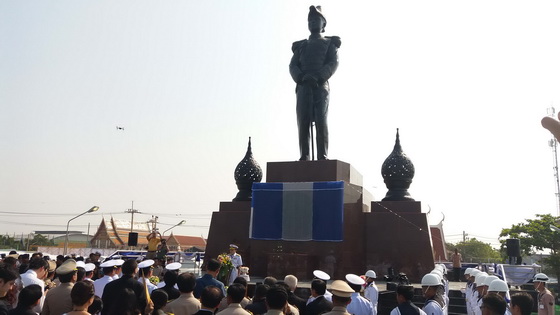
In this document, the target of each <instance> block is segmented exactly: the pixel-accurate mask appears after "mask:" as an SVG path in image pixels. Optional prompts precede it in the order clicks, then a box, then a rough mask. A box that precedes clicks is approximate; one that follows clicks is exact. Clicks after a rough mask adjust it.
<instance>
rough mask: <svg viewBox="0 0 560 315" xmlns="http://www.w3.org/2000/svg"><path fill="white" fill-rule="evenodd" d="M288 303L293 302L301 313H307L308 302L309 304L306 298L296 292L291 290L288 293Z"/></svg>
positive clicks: (301, 314) (302, 314) (300, 314)
mask: <svg viewBox="0 0 560 315" xmlns="http://www.w3.org/2000/svg"><path fill="white" fill-rule="evenodd" d="M288 303H290V304H292V305H294V306H295V307H297V308H298V310H299V315H306V314H305V308H306V304H307V300H306V299H304V298H300V297H299V296H297V295H296V294H295V293H294V292H291V291H290V292H289V293H288Z"/></svg>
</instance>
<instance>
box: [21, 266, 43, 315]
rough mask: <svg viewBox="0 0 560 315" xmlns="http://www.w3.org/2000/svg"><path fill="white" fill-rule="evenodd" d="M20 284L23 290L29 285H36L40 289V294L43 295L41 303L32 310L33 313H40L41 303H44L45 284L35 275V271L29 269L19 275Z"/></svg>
mask: <svg viewBox="0 0 560 315" xmlns="http://www.w3.org/2000/svg"><path fill="white" fill-rule="evenodd" d="M21 283H22V284H23V287H24V288H25V287H26V286H28V285H31V284H37V285H39V286H40V287H41V292H42V293H43V296H41V302H39V305H37V306H35V307H34V308H33V310H34V311H35V312H37V313H41V310H42V309H43V303H45V295H46V294H45V282H44V281H43V280H41V279H39V278H38V277H37V273H36V272H35V271H33V270H31V269H29V270H27V271H26V272H25V273H24V274H22V275H21Z"/></svg>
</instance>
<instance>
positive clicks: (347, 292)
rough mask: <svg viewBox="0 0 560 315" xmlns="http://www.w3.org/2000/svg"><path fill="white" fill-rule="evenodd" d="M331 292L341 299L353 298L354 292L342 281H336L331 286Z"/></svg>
mask: <svg viewBox="0 0 560 315" xmlns="http://www.w3.org/2000/svg"><path fill="white" fill-rule="evenodd" d="M331 292H332V294H333V295H336V296H339V297H351V296H352V293H354V290H353V289H352V288H351V287H350V286H349V285H348V283H346V282H345V281H342V280H334V281H333V283H332V284H331Z"/></svg>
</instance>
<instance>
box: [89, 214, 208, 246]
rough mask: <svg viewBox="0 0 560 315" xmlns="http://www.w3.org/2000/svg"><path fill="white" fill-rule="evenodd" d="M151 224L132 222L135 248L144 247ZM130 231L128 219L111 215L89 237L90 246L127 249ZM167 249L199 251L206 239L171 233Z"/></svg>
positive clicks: (146, 243)
mask: <svg viewBox="0 0 560 315" xmlns="http://www.w3.org/2000/svg"><path fill="white" fill-rule="evenodd" d="M150 230H151V224H150V223H147V222H134V226H133V228H132V231H133V232H135V233H138V245H137V246H135V247H134V248H135V249H146V247H147V246H148V239H147V238H146V237H147V236H148V235H149V234H150ZM129 233H130V221H127V220H117V219H114V218H113V217H111V220H110V221H105V219H102V220H101V224H99V228H98V229H97V232H96V233H95V235H93V237H92V238H91V242H90V243H91V247H94V248H100V249H103V248H114V249H123V248H124V249H128V248H130V246H128V235H129ZM167 244H168V247H169V250H172V251H173V250H177V249H178V248H180V249H181V250H183V251H184V250H189V249H191V248H193V247H195V248H197V249H200V250H201V251H203V250H205V249H206V240H205V239H204V238H202V237H198V236H182V235H174V234H173V233H171V235H170V236H169V237H168V238H167Z"/></svg>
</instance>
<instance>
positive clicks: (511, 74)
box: [0, 0, 560, 244]
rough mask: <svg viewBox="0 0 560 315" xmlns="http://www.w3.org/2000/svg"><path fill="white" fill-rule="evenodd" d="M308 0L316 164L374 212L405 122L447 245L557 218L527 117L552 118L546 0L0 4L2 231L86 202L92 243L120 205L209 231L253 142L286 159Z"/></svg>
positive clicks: (557, 70) (259, 154)
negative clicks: (322, 121) (330, 55)
mask: <svg viewBox="0 0 560 315" xmlns="http://www.w3.org/2000/svg"><path fill="white" fill-rule="evenodd" d="M310 4H320V5H322V6H323V11H324V13H325V15H326V17H327V21H328V23H327V27H326V33H325V34H326V35H338V36H340V37H341V38H342V47H341V48H340V51H339V56H340V66H339V69H338V72H337V73H336V74H335V75H334V76H333V78H332V79H331V81H330V83H331V91H332V93H331V105H330V113H329V127H330V134H331V140H330V152H329V153H330V154H329V157H330V158H331V159H338V160H342V161H345V162H347V163H350V164H352V165H353V166H354V167H355V168H356V169H357V170H358V171H359V172H361V173H362V174H363V175H364V181H365V188H366V189H367V190H369V191H370V192H372V193H373V195H374V200H380V199H382V198H383V197H384V195H385V193H386V188H385V185H384V183H383V179H382V177H381V165H382V163H383V161H384V160H385V158H386V157H387V156H388V155H389V153H390V152H391V150H392V148H393V144H394V140H395V130H396V128H400V131H401V144H402V146H403V149H404V151H405V153H407V154H408V156H409V157H410V158H411V159H412V161H413V163H414V164H415V167H416V177H415V178H414V181H413V183H412V186H411V189H410V193H411V194H412V196H413V197H414V198H415V199H416V200H419V201H422V204H423V208H424V210H425V211H427V210H428V206H429V207H431V209H432V212H431V215H430V222H431V223H437V222H439V220H440V219H441V217H442V213H444V214H445V217H446V219H445V222H444V229H445V232H446V235H447V241H452V242H455V241H458V240H459V239H460V234H461V233H462V232H463V231H466V233H468V234H469V236H471V237H477V238H478V239H480V240H482V241H485V242H489V243H493V244H497V236H498V234H499V232H500V230H501V228H504V227H509V226H510V225H511V224H514V223H518V222H521V221H523V220H524V219H526V218H533V217H534V215H535V214H537V213H553V214H556V211H557V210H556V199H555V195H554V193H555V188H554V178H553V168H552V166H553V163H552V153H551V150H550V148H549V147H548V144H547V142H548V140H549V139H550V135H549V134H548V132H547V131H546V130H544V129H542V127H541V126H540V119H541V117H542V116H544V115H546V113H547V108H548V107H550V106H551V105H557V106H558V107H560V89H559V87H560V58H559V57H558V56H560V37H559V36H558V30H560V19H558V17H557V14H558V12H560V2H558V1H532V2H526V1H322V2H321V3H308V2H302V1H295V0H291V1H286V0H282V1H279V0H278V1H257V0H251V1H163V2H161V1H158V2H153V1H142V0H141V1H138V0H135V1H16V0H4V1H1V2H0V104H1V114H0V149H1V151H2V154H1V155H0V165H1V167H2V171H1V172H0V173H1V175H0V215H2V219H1V220H0V231H1V232H2V233H4V232H6V233H10V234H12V233H16V234H19V233H27V232H31V231H34V230H53V229H58V230H64V229H65V227H66V222H67V220H68V219H70V218H71V217H73V216H75V215H76V214H79V213H81V212H83V211H86V210H87V209H89V208H90V207H91V206H93V205H98V206H100V210H99V212H98V213H96V214H90V215H87V216H83V217H81V218H79V219H76V220H75V221H73V222H72V224H71V229H74V230H83V231H85V230H86V229H87V224H88V222H89V223H91V225H92V230H94V229H95V228H96V227H97V225H98V224H99V222H100V221H101V217H102V216H104V217H106V218H109V217H110V216H111V215H113V216H114V217H115V218H119V219H129V215H125V214H124V212H125V211H126V209H128V208H130V206H131V201H132V200H134V207H135V208H136V209H138V210H139V211H141V212H142V213H143V214H140V215H138V216H136V220H147V219H149V218H150V216H151V215H152V214H157V215H159V216H160V221H161V222H162V223H165V224H167V225H163V226H162V229H165V228H168V227H170V226H172V225H173V224H175V223H178V222H179V221H181V220H182V219H186V220H187V223H186V225H185V226H182V227H178V228H175V230H174V231H175V232H176V233H179V234H186V235H203V236H207V233H208V227H209V224H210V218H211V214H212V211H216V210H218V207H219V202H220V201H229V200H231V199H232V198H234V197H235V194H236V192H237V189H236V186H235V182H234V179H233V171H234V169H235V167H236V165H237V163H238V162H239V161H240V160H241V159H242V158H243V156H244V154H245V150H246V145H247V139H248V137H249V136H251V137H252V139H253V153H254V156H255V158H256V159H257V160H258V162H259V163H260V164H261V167H263V170H265V171H266V163H267V162H272V161H291V160H296V159H297V158H298V157H299V152H298V144H297V135H296V130H297V127H296V117H295V94H294V87H295V85H294V83H293V82H292V79H291V77H290V75H289V72H288V63H289V61H290V57H291V44H292V42H293V41H296V40H300V39H303V38H306V37H307V36H308V31H307V22H306V21H307V13H308V7H309V5H310ZM116 126H122V127H124V128H125V130H124V131H117V130H116V128H115V127H116ZM265 175H266V173H265ZM10 212H17V213H20V214H17V215H14V214H9V213H10ZM92 232H93V231H92Z"/></svg>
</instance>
